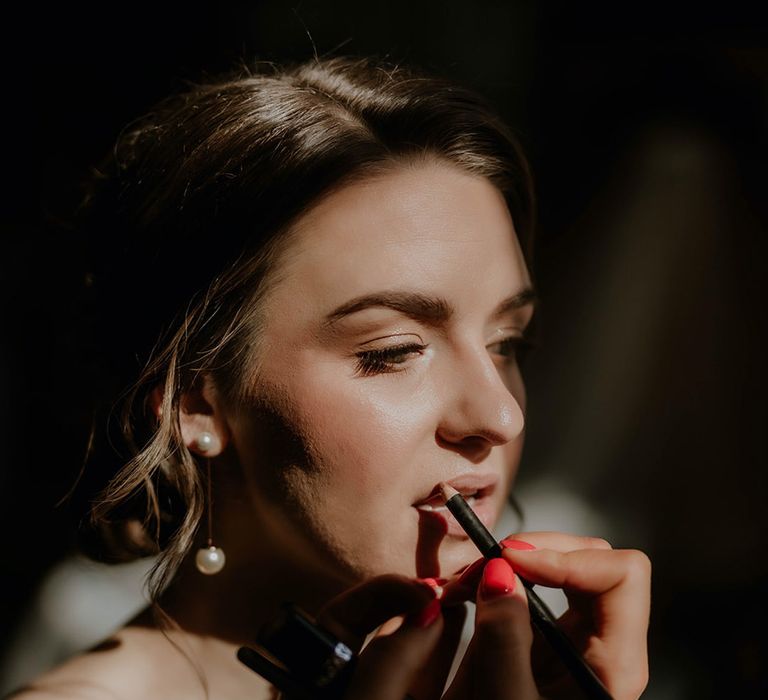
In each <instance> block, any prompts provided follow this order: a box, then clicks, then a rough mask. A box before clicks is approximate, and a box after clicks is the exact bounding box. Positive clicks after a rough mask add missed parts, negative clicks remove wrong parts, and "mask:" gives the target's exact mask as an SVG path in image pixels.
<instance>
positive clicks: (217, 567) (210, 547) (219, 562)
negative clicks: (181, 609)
mask: <svg viewBox="0 0 768 700" xmlns="http://www.w3.org/2000/svg"><path fill="white" fill-rule="evenodd" d="M195 446H196V447H197V449H198V451H200V452H202V453H206V452H210V451H211V449H213V446H214V437H213V435H211V434H210V433H200V435H198V436H197V439H196V440H195ZM205 467H206V469H205V471H206V480H207V484H206V486H207V491H208V544H207V546H206V547H201V548H200V549H198V550H197V554H196V555H195V566H196V567H197V570H198V571H199V572H200V573H201V574H206V575H207V576H212V575H213V574H218V573H219V571H221V570H222V569H223V568H224V564H225V563H226V561H227V558H226V557H225V556H224V550H223V549H221V547H215V546H214V544H213V517H212V514H213V497H212V490H211V460H210V458H207V459H206V460H205Z"/></svg>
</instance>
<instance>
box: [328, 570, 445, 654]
mask: <svg viewBox="0 0 768 700" xmlns="http://www.w3.org/2000/svg"><path fill="white" fill-rule="evenodd" d="M435 596H436V593H435V590H434V588H433V587H431V586H430V585H429V584H426V583H424V582H422V581H419V580H418V579H410V578H407V577H406V576H397V575H395V574H387V575H384V576H377V577H375V578H372V579H370V580H368V581H366V582H364V583H361V584H359V585H357V586H354V587H353V588H350V589H348V590H346V591H344V593H342V594H341V595H338V596H336V597H335V598H334V599H333V600H332V601H331V602H330V603H328V604H327V605H326V606H325V607H324V608H323V609H322V610H321V611H320V613H319V614H318V616H317V622H318V623H319V624H320V625H322V626H323V627H325V628H326V629H327V630H328V631H330V632H332V633H333V634H334V635H336V636H337V637H339V639H341V640H343V641H344V642H345V643H346V644H347V645H348V646H349V647H351V648H353V649H355V650H358V649H360V647H361V646H362V645H363V642H364V641H365V638H366V636H367V635H368V634H369V633H370V632H373V631H374V630H375V629H376V628H377V627H378V626H379V625H381V624H383V623H384V622H386V621H387V620H389V619H391V618H393V617H396V616H398V615H408V614H411V613H416V612H418V611H419V610H421V609H423V608H424V606H425V605H426V604H427V603H429V602H430V601H431V600H434V599H435Z"/></svg>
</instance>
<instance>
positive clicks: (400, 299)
mask: <svg viewBox="0 0 768 700" xmlns="http://www.w3.org/2000/svg"><path fill="white" fill-rule="evenodd" d="M537 301H538V295H537V294H536V292H535V290H534V289H533V288H531V287H526V288H525V289H523V290H521V291H519V292H516V293H515V294H513V295H512V296H510V297H507V298H506V299H504V300H503V301H502V302H501V303H500V304H499V305H498V306H497V307H496V309H495V310H494V311H493V314H492V316H491V317H492V318H498V317H500V316H503V315H504V314H505V313H508V312H510V311H514V310H516V309H521V308H523V307H524V306H529V305H535V304H536V303H537ZM375 306H383V307H385V308H388V309H394V310H395V311H398V312H400V313H401V314H404V315H406V316H410V317H411V318H413V319H415V320H417V321H422V322H424V323H427V324H429V325H440V324H445V323H447V322H448V321H450V319H451V318H452V317H453V316H455V315H456V310H455V309H454V307H453V305H452V304H451V303H450V302H449V301H447V300H446V299H443V298H442V297H435V296H429V295H427V294H422V293H420V292H407V291H385V292H374V293H372V294H365V295H363V296H360V297H355V298H354V299H350V300H349V301H347V302H345V303H343V304H342V305H341V306H339V307H337V308H336V309H334V310H333V311H331V312H330V313H329V314H328V315H327V316H326V317H325V319H324V320H323V323H322V326H323V327H324V328H330V327H332V326H333V325H334V324H335V323H337V322H338V321H340V320H341V319H342V318H345V317H347V316H350V315H351V314H354V313H357V312H358V311H363V310H364V309H369V308H371V307H375Z"/></svg>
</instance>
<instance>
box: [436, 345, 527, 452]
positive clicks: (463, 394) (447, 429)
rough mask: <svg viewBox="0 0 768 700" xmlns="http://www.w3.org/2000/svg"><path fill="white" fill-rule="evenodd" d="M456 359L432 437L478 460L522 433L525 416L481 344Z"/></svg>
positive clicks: (445, 388) (518, 402)
mask: <svg viewBox="0 0 768 700" xmlns="http://www.w3.org/2000/svg"><path fill="white" fill-rule="evenodd" d="M457 361H458V362H459V365H458V371H456V370H455V368H454V371H453V372H452V373H451V379H450V380H449V381H446V382H445V384H444V393H443V396H444V402H443V408H442V417H441V420H440V422H439V424H438V427H437V432H436V439H437V441H438V443H440V444H442V445H443V446H445V447H448V448H450V449H451V450H453V451H461V452H462V453H464V454H465V455H466V456H467V457H468V458H470V459H472V461H480V460H482V459H483V458H484V457H485V456H486V455H487V453H488V451H489V450H490V449H491V447H494V446H496V445H504V444H506V443H508V442H511V441H513V440H515V439H516V438H517V437H518V436H519V435H520V434H521V433H522V432H523V428H524V427H525V416H524V415H523V410H522V408H521V405H520V401H518V399H517V398H515V396H514V395H513V394H512V393H511V392H510V390H509V388H508V387H507V385H506V384H505V382H504V380H503V378H502V376H501V375H500V373H499V370H498V368H497V367H496V365H495V364H494V362H493V360H492V359H491V357H490V355H489V354H488V351H487V350H486V349H485V348H484V347H483V348H479V349H477V350H475V349H472V350H471V351H467V352H465V353H463V356H462V358H460V359H458V360H457ZM521 400H522V399H521Z"/></svg>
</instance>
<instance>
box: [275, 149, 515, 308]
mask: <svg viewBox="0 0 768 700" xmlns="http://www.w3.org/2000/svg"><path fill="white" fill-rule="evenodd" d="M528 283H529V277H528V272H527V270H526V267H525V262H524V259H523V255H522V252H521V250H520V246H519V244H518V241H517V236H516V234H515V230H514V225H513V222H512V218H511V216H510V214H509V210H508V208H507V206H506V202H505V201H504V197H503V195H502V194H501V192H499V190H498V189H497V188H496V187H494V186H493V185H492V184H491V183H490V181H488V180H487V179H485V178H482V177H479V176H475V175H472V174H469V173H466V172H464V171H462V170H460V169H458V168H457V167H455V166H452V165H448V164H444V163H440V162H428V163H420V164H418V165H408V166H405V165H404V166H402V167H398V168H397V169H394V170H393V171H392V172H389V173H387V174H385V175H380V176H377V177H376V178H375V179H369V180H364V181H361V182H359V183H354V184H352V185H349V186H347V187H344V188H343V189H340V190H339V191H337V192H335V193H333V194H331V195H329V196H328V197H326V198H325V199H323V200H322V201H321V202H320V203H319V204H317V205H316V206H315V207H314V208H313V209H312V210H310V211H309V212H308V213H307V214H305V215H304V216H303V217H301V218H300V219H299V220H298V221H297V223H296V226H295V229H294V236H293V244H292V245H291V247H290V249H289V250H288V251H287V252H286V256H285V259H284V261H283V274H282V275H281V284H280V285H279V287H278V289H276V290H275V292H276V296H277V297H278V298H277V299H274V301H277V302H280V301H282V302H283V303H288V297H289V296H290V295H293V297H294V299H296V298H297V297H300V299H301V304H302V307H303V309H304V310H305V311H306V312H308V313H320V312H322V311H327V310H328V307H329V306H331V305H338V304H340V303H343V302H344V301H345V300H346V299H348V298H351V297H354V296H358V295H361V294H366V293H371V292H379V291H382V290H395V289H408V290H419V291H423V292H426V293H440V294H442V295H444V296H453V297H454V298H455V297H462V298H465V300H466V301H465V303H466V304H472V303H473V299H472V297H473V296H474V295H475V294H480V295H482V294H483V293H489V294H492V295H494V299H493V303H494V304H495V303H496V302H498V299H497V298H495V296H496V295H506V294H509V293H511V292H514V291H517V290H518V289H520V288H522V287H524V286H526V285H527V284H528ZM281 296H282V297H283V299H282V300H281V299H280V297H281ZM456 306H457V308H460V307H461V303H457V304H456Z"/></svg>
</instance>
